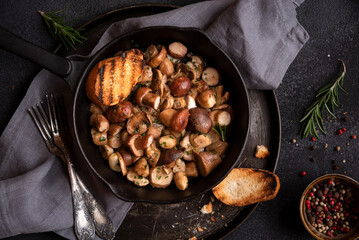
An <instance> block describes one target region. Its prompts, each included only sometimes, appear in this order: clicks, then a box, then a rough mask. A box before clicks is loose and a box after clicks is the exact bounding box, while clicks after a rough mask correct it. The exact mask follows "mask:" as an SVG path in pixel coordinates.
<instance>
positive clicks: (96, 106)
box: [90, 103, 103, 114]
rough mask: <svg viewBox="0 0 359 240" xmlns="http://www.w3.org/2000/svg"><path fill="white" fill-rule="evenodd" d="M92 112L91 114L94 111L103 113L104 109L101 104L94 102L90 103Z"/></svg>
mask: <svg viewBox="0 0 359 240" xmlns="http://www.w3.org/2000/svg"><path fill="white" fill-rule="evenodd" d="M90 113H91V114H94V113H100V114H102V113H103V110H102V108H101V107H100V106H98V105H96V104H94V103H91V104H90Z"/></svg>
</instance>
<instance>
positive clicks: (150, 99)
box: [143, 93, 161, 110]
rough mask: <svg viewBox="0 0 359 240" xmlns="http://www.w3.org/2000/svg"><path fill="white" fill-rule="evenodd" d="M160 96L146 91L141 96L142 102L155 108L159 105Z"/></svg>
mask: <svg viewBox="0 0 359 240" xmlns="http://www.w3.org/2000/svg"><path fill="white" fill-rule="evenodd" d="M160 101H161V98H160V96H158V95H157V94H154V93H147V94H146V95H145V96H144V98H143V103H144V104H146V105H147V106H150V107H151V108H153V109H155V110H157V109H158V108H159V106H160Z"/></svg>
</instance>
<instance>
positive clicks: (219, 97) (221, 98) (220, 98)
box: [214, 85, 229, 106]
mask: <svg viewBox="0 0 359 240" xmlns="http://www.w3.org/2000/svg"><path fill="white" fill-rule="evenodd" d="M223 91H224V88H223V85H219V86H217V87H215V89H214V92H215V95H216V106H220V105H222V104H225V103H227V102H228V99H229V92H226V93H225V94H223Z"/></svg>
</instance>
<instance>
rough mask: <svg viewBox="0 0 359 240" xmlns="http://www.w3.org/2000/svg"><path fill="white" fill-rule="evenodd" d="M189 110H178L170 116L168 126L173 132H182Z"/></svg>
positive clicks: (186, 122)
mask: <svg viewBox="0 0 359 240" xmlns="http://www.w3.org/2000/svg"><path fill="white" fill-rule="evenodd" d="M188 118H189V112H188V110H187V109H181V110H178V111H177V112H176V113H175V114H174V115H173V117H172V119H171V123H170V126H171V128H172V129H173V131H175V132H182V131H183V130H184V129H186V127H187V124H188Z"/></svg>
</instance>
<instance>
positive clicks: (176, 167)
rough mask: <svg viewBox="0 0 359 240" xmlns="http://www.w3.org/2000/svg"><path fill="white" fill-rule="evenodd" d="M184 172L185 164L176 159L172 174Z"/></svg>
mask: <svg viewBox="0 0 359 240" xmlns="http://www.w3.org/2000/svg"><path fill="white" fill-rule="evenodd" d="M184 171H186V163H185V162H184V161H183V160H182V159H180V158H179V159H177V160H176V161H175V165H174V166H173V173H176V172H184Z"/></svg>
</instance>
